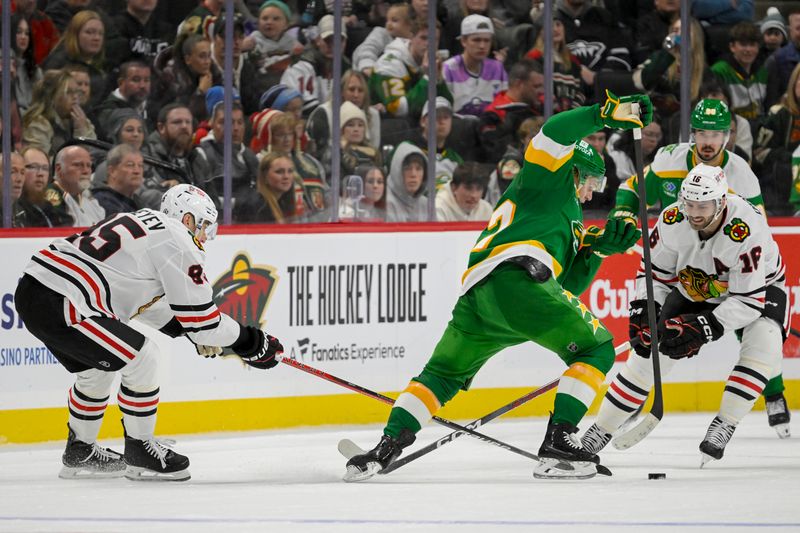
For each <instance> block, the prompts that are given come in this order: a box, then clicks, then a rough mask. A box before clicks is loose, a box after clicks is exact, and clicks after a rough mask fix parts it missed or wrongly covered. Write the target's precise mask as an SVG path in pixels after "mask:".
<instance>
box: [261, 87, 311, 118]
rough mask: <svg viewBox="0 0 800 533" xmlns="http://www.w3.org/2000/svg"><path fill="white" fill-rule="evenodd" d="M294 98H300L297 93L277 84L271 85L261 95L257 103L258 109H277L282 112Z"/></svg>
mask: <svg viewBox="0 0 800 533" xmlns="http://www.w3.org/2000/svg"><path fill="white" fill-rule="evenodd" d="M295 98H302V96H301V95H300V93H299V92H297V91H296V90H294V89H291V88H289V87H287V86H286V85H284V84H282V83H279V84H277V85H273V86H272V87H270V88H269V89H267V90H266V91H264V93H263V94H262V95H261V99H259V101H258V107H259V108H261V109H277V110H278V111H284V110H285V109H286V106H287V105H289V102H291V101H292V100H293V99H295Z"/></svg>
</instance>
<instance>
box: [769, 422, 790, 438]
mask: <svg viewBox="0 0 800 533" xmlns="http://www.w3.org/2000/svg"><path fill="white" fill-rule="evenodd" d="M772 427H773V428H775V433H777V434H778V437H779V438H781V439H788V438H789V437H791V436H792V432H791V430H790V429H789V424H777V425H775V426H772Z"/></svg>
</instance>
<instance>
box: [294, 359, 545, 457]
mask: <svg viewBox="0 0 800 533" xmlns="http://www.w3.org/2000/svg"><path fill="white" fill-rule="evenodd" d="M280 361H281V363H284V364H287V365H289V366H291V367H294V368H296V369H298V370H302V371H303V372H306V373H307V374H311V375H312V376H316V377H318V378H322V379H324V380H326V381H330V382H331V383H335V384H337V385H340V386H342V387H344V388H346V389H350V390H351V391H353V392H357V393H359V394H363V395H364V396H368V397H370V398H372V399H374V400H378V401H380V402H383V403H386V404H389V405H394V402H395V401H394V400H393V399H392V398H389V397H388V396H384V395H383V394H381V393H379V392H374V391H371V390H369V389H367V388H365V387H362V386H361V385H356V384H355V383H352V382H350V381H347V380H345V379H342V378H340V377H336V376H334V375H332V374H328V373H327V372H324V371H322V370H319V369H318V368H314V367H312V366H308V365H307V364H305V363H301V362H300V361H297V360H295V359H289V358H287V357H281V359H280ZM557 383H558V380H555V381H554V382H552V383H551V384H549V385H552V386H551V387H550V388H552V387H554V386H555V385H556V384H557ZM548 390H549V389H548ZM542 392H545V391H542ZM519 405H522V404H517V405H514V407H517V406H519ZM514 407H511V408H509V409H508V410H509V411H510V410H511V409H513V408H514ZM433 421H434V422H436V423H437V424H441V425H442V426H445V427H448V428H450V429H452V430H454V431H455V432H456V433H462V434H464V433H466V434H467V435H469V436H470V437H474V438H476V439H478V440H482V441H483V442H487V443H489V444H492V445H494V446H497V447H499V448H503V449H506V450H508V451H510V452H513V453H516V454H518V455H522V456H524V457H527V458H529V459H533V460H536V461H538V460H539V457H538V456H537V455H535V454H532V453H530V452H528V451H525V450H523V449H521V448H517V447H516V446H512V445H510V444H506V443H505V442H503V441H499V440H497V439H495V438H492V437H489V436H488V435H484V434H482V433H478V432H477V431H475V430H474V429H473V428H472V427H465V426H462V425H460V424H456V423H455V422H451V421H450V420H447V419H446V418H441V417H438V416H434V417H433ZM479 425H480V424H478V425H476V426H474V427H478V426H479Z"/></svg>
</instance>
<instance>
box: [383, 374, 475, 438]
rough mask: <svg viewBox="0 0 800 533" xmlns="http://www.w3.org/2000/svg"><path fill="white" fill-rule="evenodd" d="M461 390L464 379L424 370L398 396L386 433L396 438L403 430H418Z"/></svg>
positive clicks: (384, 431) (415, 431)
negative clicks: (461, 380) (446, 376)
mask: <svg viewBox="0 0 800 533" xmlns="http://www.w3.org/2000/svg"><path fill="white" fill-rule="evenodd" d="M460 389H461V382H460V381H457V380H454V379H448V378H443V377H440V376H435V375H433V374H430V373H428V372H426V371H423V372H422V374H420V375H419V376H417V377H416V378H414V379H413V380H412V381H411V382H410V383H409V384H408V387H406V389H405V390H404V391H403V392H402V393H401V394H400V396H399V397H398V398H397V401H396V402H395V404H394V407H393V408H392V412H391V414H390V415H389V421H388V422H387V423H386V428H385V429H384V430H383V433H384V434H385V435H389V436H391V437H394V438H398V437H399V436H400V432H401V431H402V430H403V429H409V430H411V431H413V432H414V433H417V432H418V431H419V430H420V429H422V426H424V425H425V424H427V423H428V422H429V421H430V419H431V418H433V415H435V414H436V413H437V411H439V409H441V408H442V406H443V405H444V404H445V403H447V402H448V401H450V399H452V398H453V396H455V395H456V394H457V393H458V391H459V390H460Z"/></svg>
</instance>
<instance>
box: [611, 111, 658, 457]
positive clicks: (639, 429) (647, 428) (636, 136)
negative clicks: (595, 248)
mask: <svg viewBox="0 0 800 533" xmlns="http://www.w3.org/2000/svg"><path fill="white" fill-rule="evenodd" d="M633 106H634V107H633V110H634V112H638V110H639V105H638V104H633ZM633 149H634V152H635V153H636V174H637V176H638V178H639V183H638V186H637V189H638V192H639V221H640V222H641V225H642V261H643V262H644V283H645V288H646V289H647V320H648V323H649V324H648V325H649V326H650V340H651V342H650V357H652V358H653V405H652V406H651V407H650V412H649V413H647V415H646V416H645V417H644V419H643V420H642V421H641V422H639V423H638V424H636V426H634V427H633V428H632V429H630V430H628V431H626V432H625V433H623V434H621V435H620V436H618V437H616V438H615V439H614V442H613V444H614V447H615V448H616V449H618V450H627V449H628V448H630V447H631V446H633V445H634V444H636V443H637V442H639V441H641V440H642V439H644V438H645V437H647V436H648V435H649V434H650V432H651V431H653V430H654V429H655V427H656V426H657V425H658V423H659V422H660V421H661V418H663V416H664V399H663V396H662V390H661V362H660V361H659V359H658V357H659V356H658V331H656V304H655V297H654V296H653V268H652V263H651V262H650V236H649V233H650V228H649V226H648V225H647V187H646V186H645V182H644V179H645V178H644V162H643V158H642V129H641V128H635V129H634V130H633Z"/></svg>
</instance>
